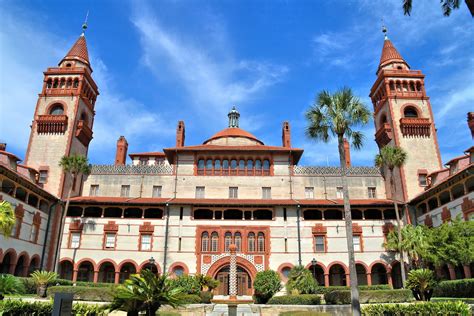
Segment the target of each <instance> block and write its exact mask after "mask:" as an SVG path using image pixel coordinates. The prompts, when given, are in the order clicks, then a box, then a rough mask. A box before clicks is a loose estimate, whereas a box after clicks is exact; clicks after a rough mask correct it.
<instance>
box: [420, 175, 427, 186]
mask: <svg viewBox="0 0 474 316" xmlns="http://www.w3.org/2000/svg"><path fill="white" fill-rule="evenodd" d="M426 176H427V175H426V174H423V173H420V174H419V175H418V184H419V185H420V187H426V186H427V185H428V182H427V181H426Z"/></svg>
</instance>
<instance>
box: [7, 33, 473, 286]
mask: <svg viewBox="0 0 474 316" xmlns="http://www.w3.org/2000/svg"><path fill="white" fill-rule="evenodd" d="M44 75H45V77H44V83H43V89H42V91H41V94H40V96H39V98H38V103H37V105H36V111H35V117H34V122H33V127H32V130H31V136H30V141H29V145H28V150H27V153H26V158H25V164H26V165H27V166H28V168H29V169H28V170H32V172H37V173H38V175H39V176H38V179H37V180H36V185H37V186H42V188H41V187H39V189H41V192H42V194H45V195H48V196H49V197H50V198H51V200H50V203H51V202H53V201H56V200H54V198H55V197H58V198H56V199H57V200H58V201H59V200H61V199H64V198H65V192H67V189H69V188H71V187H72V192H73V195H72V196H73V198H72V199H71V205H70V207H69V209H68V210H67V214H66V223H65V226H64V227H61V228H57V230H58V233H57V234H56V235H59V233H61V234H62V237H63V238H62V244H61V245H60V251H59V256H58V257H57V259H56V257H54V256H50V257H49V258H50V260H52V261H55V260H59V263H60V269H59V272H60V274H61V277H62V278H67V279H72V280H75V281H76V280H77V281H79V280H80V281H94V282H110V283H114V282H115V283H119V282H122V281H123V280H124V279H126V278H127V277H128V276H129V275H130V274H131V273H135V272H137V271H139V270H141V269H143V268H149V269H153V270H154V271H157V272H167V273H170V274H171V275H182V274H188V273H189V274H207V275H210V276H212V277H214V278H216V279H218V280H220V281H221V285H220V287H219V288H218V289H217V293H218V294H223V295H225V294H227V293H228V274H229V261H230V254H229V247H230V245H231V244H235V245H236V248H237V265H238V292H239V294H240V295H244V294H251V293H252V291H253V289H252V283H253V280H254V278H255V275H256V273H257V272H259V271H264V270H265V269H273V270H275V271H278V272H279V273H280V274H281V276H282V279H283V280H285V279H286V277H287V275H288V272H289V270H290V269H291V267H293V266H295V265H304V266H306V267H308V268H309V269H311V271H313V272H314V275H315V278H316V279H317V281H318V283H319V284H321V285H325V286H329V285H348V284H349V269H348V265H347V261H348V258H347V246H346V232H345V224H344V223H345V222H344V212H343V201H342V198H343V196H342V182H341V177H340V175H341V168H339V167H319V166H300V165H299V164H298V163H299V160H300V158H301V156H302V155H303V149H299V148H294V147H293V146H292V143H291V128H290V124H289V123H288V122H283V123H282V129H281V135H282V143H281V145H267V144H264V143H263V142H262V141H261V140H260V139H259V138H257V137H256V136H254V135H252V134H251V133H249V132H247V131H245V130H243V129H241V128H240V127H239V117H240V114H239V112H238V111H237V110H236V109H235V108H233V109H232V110H231V111H230V112H229V114H228V122H227V127H226V128H224V129H222V130H221V131H218V132H217V133H215V134H214V135H212V136H210V137H209V138H207V139H206V140H204V142H203V143H202V144H198V145H188V144H185V124H184V122H183V121H179V122H178V124H177V128H176V142H175V144H174V146H172V147H169V148H165V149H163V151H162V152H161V151H160V152H146V153H133V154H130V155H129V156H130V158H131V160H132V163H131V164H127V163H126V160H127V159H126V158H127V153H128V146H129V144H128V142H127V140H126V138H125V137H124V136H120V138H119V139H118V141H117V151H116V154H115V160H114V161H115V162H114V164H111V165H93V166H92V173H91V174H90V175H89V176H87V177H83V178H82V179H78V180H77V183H73V182H72V181H71V180H70V179H68V178H66V177H65V176H64V174H63V173H62V172H61V169H60V168H59V167H58V161H59V160H60V159H61V157H62V156H64V155H70V154H82V155H87V154H88V145H89V143H90V141H91V140H92V135H93V132H92V131H93V119H94V105H95V101H96V98H97V96H98V94H99V92H98V88H97V86H96V84H95V83H94V80H93V78H92V68H91V65H90V62H89V59H88V53H87V44H86V39H85V36H84V34H83V35H81V37H80V38H79V39H78V40H77V41H76V43H75V44H74V45H73V47H72V48H71V50H70V51H69V52H68V54H67V55H66V57H65V58H64V59H63V60H61V62H60V63H59V66H58V67H55V68H48V69H47V71H46V72H45V73H44ZM370 96H371V99H372V102H373V105H374V117H375V120H374V121H375V126H376V134H375V140H376V142H377V144H378V145H379V146H380V147H382V146H386V145H396V146H400V147H402V148H404V149H405V150H406V151H407V152H408V161H407V164H406V165H405V166H404V167H402V168H400V169H396V170H395V172H394V179H393V182H394V183H395V187H396V188H397V189H396V190H395V192H394V194H392V192H391V186H390V185H389V183H390V181H392V179H388V172H387V171H386V170H379V169H377V168H374V167H352V166H351V159H350V150H349V145H348V144H346V146H345V152H346V157H345V161H346V167H347V170H348V184H349V194H350V202H351V207H352V219H353V225H352V228H353V240H354V247H355V251H356V254H355V258H356V267H357V275H358V281H359V284H368V285H371V284H392V285H393V286H394V287H399V286H400V285H401V280H400V279H401V278H400V262H399V261H398V257H397V255H396V254H394V253H391V252H387V251H386V250H385V249H384V247H383V243H384V241H385V236H386V234H387V233H388V232H389V231H390V230H391V229H393V227H394V226H395V225H396V221H395V218H396V216H395V212H394V209H393V203H394V200H395V201H397V203H400V204H407V203H410V201H411V200H413V199H414V198H415V199H416V201H421V200H420V199H422V198H421V197H420V196H421V195H422V194H426V192H429V190H428V191H425V189H426V182H427V181H429V179H431V178H432V177H433V174H435V173H436V172H437V170H439V169H441V157H440V153H439V147H438V144H437V138H436V129H435V125H434V118H433V114H432V110H431V105H430V102H429V97H428V96H427V95H426V91H425V88H424V75H423V74H422V73H421V71H419V70H411V69H410V67H409V65H408V63H407V62H406V61H405V60H404V59H403V58H402V57H401V55H400V54H399V53H398V51H397V50H396V49H395V47H394V46H393V44H392V42H391V41H390V40H388V38H386V39H385V41H384V45H383V49H382V56H381V60H380V66H379V68H378V70H377V78H376V81H375V83H374V85H373V87H372V89H371V92H370ZM223 125H224V123H223ZM279 132H280V131H279ZM463 159H464V158H463ZM464 160H465V159H464ZM464 160H463V161H464ZM463 163H464V162H463ZM463 166H464V165H463ZM469 166H471V167H472V159H471V160H470V162H469ZM25 168H26V167H25ZM466 177H467V178H466V179H465V178H463V179H464V180H463V181H464V183H466V182H467V183H472V181H473V176H472V174H469V175H467V176H466ZM8 179H10V178H9V177H8V176H3V175H2V178H1V179H0V180H1V181H2V183H6V182H7V181H10V180H8ZM2 188H3V184H2ZM463 189H464V191H463V193H465V195H467V199H468V201H469V203H471V204H470V205H471V206H470V207H471V209H472V185H471V186H469V185H464V187H463ZM466 190H467V191H466ZM2 192H5V191H4V190H3V189H2ZM8 192H10V191H8ZM8 192H7V193H6V194H5V195H6V196H8V199H11V198H14V197H15V194H13V195H12V194H11V193H8ZM48 192H49V193H48ZM8 199H7V200H8ZM452 200H453V201H454V196H453V199H452ZM417 203H418V202H417ZM410 205H412V204H410ZM413 205H414V206H415V208H416V209H417V208H419V207H420V206H419V203H418V204H416V205H415V204H413ZM404 209H405V213H404V214H403V216H402V217H403V219H404V221H405V222H411V221H414V222H419V221H420V217H419V214H418V213H412V214H411V216H410V214H409V212H408V211H409V208H404ZM420 216H425V215H420ZM58 217H59V218H60V216H57V217H56V221H55V224H54V225H53V224H52V226H53V227H57V225H58V221H57V218H58ZM44 220H47V218H44V219H42V222H44ZM53 221H54V220H53ZM56 235H55V236H54V238H52V239H51V242H53V241H54V240H56V242H57V237H58V236H56ZM10 242H12V241H8V243H10ZM2 245H3V243H2ZM1 248H3V246H2V247H1ZM20 248H21V247H20ZM52 248H54V247H52ZM0 251H2V252H0V253H3V254H5V253H6V252H5V249H2V250H0ZM52 252H54V251H52ZM3 257H5V256H3ZM43 257H44V256H43ZM43 257H41V258H43ZM53 257H54V259H52V258H53ZM313 258H314V259H316V266H314V267H313V266H312V265H311V261H312V259H313ZM3 259H4V261H5V258H3ZM2 266H3V263H2ZM9 271H11V270H9ZM25 273H26V272H25Z"/></svg>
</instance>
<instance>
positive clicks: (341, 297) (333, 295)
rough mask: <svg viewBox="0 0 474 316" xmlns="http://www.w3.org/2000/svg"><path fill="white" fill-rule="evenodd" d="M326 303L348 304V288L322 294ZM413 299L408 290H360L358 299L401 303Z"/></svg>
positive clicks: (372, 301)
mask: <svg viewBox="0 0 474 316" xmlns="http://www.w3.org/2000/svg"><path fill="white" fill-rule="evenodd" d="M324 300H325V301H326V304H334V305H339V304H350V303H351V291H350V290H334V291H330V292H327V293H326V294H324ZM411 300H413V296H412V294H411V291H410V290H403V289H400V290H374V291H360V293H359V301H360V302H361V303H362V304H365V303H402V302H408V301H411Z"/></svg>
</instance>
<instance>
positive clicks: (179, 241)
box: [178, 237, 181, 252]
mask: <svg viewBox="0 0 474 316" xmlns="http://www.w3.org/2000/svg"><path fill="white" fill-rule="evenodd" d="M178 252H181V237H179V239H178Z"/></svg>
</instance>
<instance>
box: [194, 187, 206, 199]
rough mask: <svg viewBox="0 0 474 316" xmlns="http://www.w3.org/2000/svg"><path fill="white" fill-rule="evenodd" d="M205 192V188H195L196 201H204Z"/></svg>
mask: <svg viewBox="0 0 474 316" xmlns="http://www.w3.org/2000/svg"><path fill="white" fill-rule="evenodd" d="M205 190H206V188H205V187H196V199H204V197H205Z"/></svg>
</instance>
